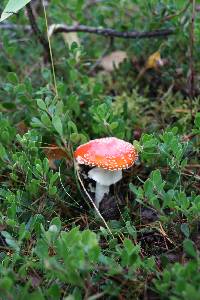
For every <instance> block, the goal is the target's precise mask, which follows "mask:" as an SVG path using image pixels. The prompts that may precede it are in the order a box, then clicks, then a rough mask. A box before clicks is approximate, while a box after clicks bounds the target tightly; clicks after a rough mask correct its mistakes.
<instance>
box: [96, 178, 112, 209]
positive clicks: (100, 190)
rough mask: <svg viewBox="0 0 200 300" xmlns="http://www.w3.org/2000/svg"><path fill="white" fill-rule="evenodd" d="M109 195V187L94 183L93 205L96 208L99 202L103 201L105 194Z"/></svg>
mask: <svg viewBox="0 0 200 300" xmlns="http://www.w3.org/2000/svg"><path fill="white" fill-rule="evenodd" d="M108 193H109V186H108V185H102V184H100V183H98V182H97V183H96V191H95V204H96V206H97V208H99V204H100V202H101V200H102V199H103V197H104V195H105V194H108Z"/></svg>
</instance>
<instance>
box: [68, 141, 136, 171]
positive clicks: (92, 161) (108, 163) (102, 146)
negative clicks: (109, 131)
mask: <svg viewBox="0 0 200 300" xmlns="http://www.w3.org/2000/svg"><path fill="white" fill-rule="evenodd" d="M74 157H75V159H76V160H77V162H78V163H79V164H85V165H89V166H95V167H99V168H103V169H106V170H110V171H117V170H122V169H128V168H130V167H131V166H132V165H133V164H134V162H135V161H136V159H137V158H138V154H137V152H136V150H135V148H134V147H133V145H132V144H130V143H128V142H125V141H123V140H120V139H117V138H115V137H107V138H101V139H96V140H91V141H90V142H88V143H86V144H83V145H80V146H79V147H78V148H77V149H76V151H75V152H74Z"/></svg>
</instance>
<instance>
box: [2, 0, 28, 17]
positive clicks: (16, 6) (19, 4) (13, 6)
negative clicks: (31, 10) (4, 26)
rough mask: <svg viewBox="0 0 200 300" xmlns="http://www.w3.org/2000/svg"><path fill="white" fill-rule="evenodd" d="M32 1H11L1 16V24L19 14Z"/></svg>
mask: <svg viewBox="0 0 200 300" xmlns="http://www.w3.org/2000/svg"><path fill="white" fill-rule="evenodd" d="M30 1H31V0H9V1H8V3H7V5H6V7H5V8H4V10H3V12H2V14H1V18H0V22H2V21H4V20H5V19H7V18H8V17H10V16H12V15H13V14H15V13H17V12H18V11H19V10H20V9H21V8H23V7H24V6H25V5H26V4H27V3H29V2H30Z"/></svg>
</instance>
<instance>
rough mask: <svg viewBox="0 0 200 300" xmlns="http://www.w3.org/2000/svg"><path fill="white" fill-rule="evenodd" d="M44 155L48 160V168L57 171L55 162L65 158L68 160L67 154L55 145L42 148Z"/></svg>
mask: <svg viewBox="0 0 200 300" xmlns="http://www.w3.org/2000/svg"><path fill="white" fill-rule="evenodd" d="M44 153H45V155H46V157H47V158H48V160H49V166H50V168H52V169H54V170H57V166H56V161H58V160H61V159H63V158H66V159H67V160H70V158H69V156H68V155H67V153H66V152H65V151H64V150H62V149H61V148H60V147H58V146H57V145H55V144H51V145H50V146H49V147H44Z"/></svg>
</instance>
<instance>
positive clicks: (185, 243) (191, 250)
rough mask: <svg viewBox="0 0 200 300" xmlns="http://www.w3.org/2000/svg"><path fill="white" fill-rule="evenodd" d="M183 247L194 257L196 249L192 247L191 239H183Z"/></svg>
mask: <svg viewBox="0 0 200 300" xmlns="http://www.w3.org/2000/svg"><path fill="white" fill-rule="evenodd" d="M183 249H184V251H185V252H186V253H187V254H188V255H189V256H191V257H196V250H195V248H194V243H193V241H191V240H189V239H185V240H184V241H183Z"/></svg>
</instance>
